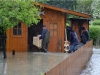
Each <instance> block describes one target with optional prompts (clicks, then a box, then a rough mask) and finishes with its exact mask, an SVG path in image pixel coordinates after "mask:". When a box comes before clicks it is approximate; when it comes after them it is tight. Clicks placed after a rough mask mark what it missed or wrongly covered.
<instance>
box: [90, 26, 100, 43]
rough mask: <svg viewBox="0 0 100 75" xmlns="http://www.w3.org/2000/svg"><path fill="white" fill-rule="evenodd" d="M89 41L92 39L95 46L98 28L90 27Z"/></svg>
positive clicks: (99, 32) (98, 38) (99, 31)
mask: <svg viewBox="0 0 100 75" xmlns="http://www.w3.org/2000/svg"><path fill="white" fill-rule="evenodd" d="M89 32H90V39H93V44H94V45H96V41H97V40H100V26H94V25H90V30H89Z"/></svg>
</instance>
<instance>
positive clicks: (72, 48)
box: [68, 44, 75, 53]
mask: <svg viewBox="0 0 100 75" xmlns="http://www.w3.org/2000/svg"><path fill="white" fill-rule="evenodd" d="M74 47H75V45H73V44H72V45H70V48H69V51H68V53H71V52H72V51H73V50H74Z"/></svg>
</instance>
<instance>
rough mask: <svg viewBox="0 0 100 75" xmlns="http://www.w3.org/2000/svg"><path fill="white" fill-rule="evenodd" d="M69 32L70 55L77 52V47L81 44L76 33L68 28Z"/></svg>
mask: <svg viewBox="0 0 100 75" xmlns="http://www.w3.org/2000/svg"><path fill="white" fill-rule="evenodd" d="M67 31H68V38H67V39H68V41H69V42H70V48H69V51H68V53H71V52H75V50H76V49H75V46H76V45H78V44H79V41H78V37H77V35H76V32H75V31H73V30H72V29H71V28H70V27H68V28H67Z"/></svg>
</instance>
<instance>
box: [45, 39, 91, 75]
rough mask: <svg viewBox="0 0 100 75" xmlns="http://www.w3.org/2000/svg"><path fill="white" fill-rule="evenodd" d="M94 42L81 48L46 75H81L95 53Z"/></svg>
mask: <svg viewBox="0 0 100 75" xmlns="http://www.w3.org/2000/svg"><path fill="white" fill-rule="evenodd" d="M92 43H93V41H92V40H91V41H89V42H88V43H87V44H85V45H84V46H82V47H81V48H79V49H78V50H77V51H76V52H74V53H72V54H71V55H70V56H69V57H68V58H66V59H65V60H63V61H62V62H60V63H59V64H58V65H56V66H55V67H54V68H52V69H51V70H49V71H48V72H46V73H45V75H80V73H81V71H82V70H83V69H84V68H85V66H86V64H87V62H88V61H89V60H90V57H91V55H92V53H93V45H92Z"/></svg>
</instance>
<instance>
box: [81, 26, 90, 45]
mask: <svg viewBox="0 0 100 75" xmlns="http://www.w3.org/2000/svg"><path fill="white" fill-rule="evenodd" d="M80 37H81V42H82V43H83V44H86V43H87V42H88V41H89V32H88V31H87V30H86V28H85V27H82V34H81V36H80Z"/></svg>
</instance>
